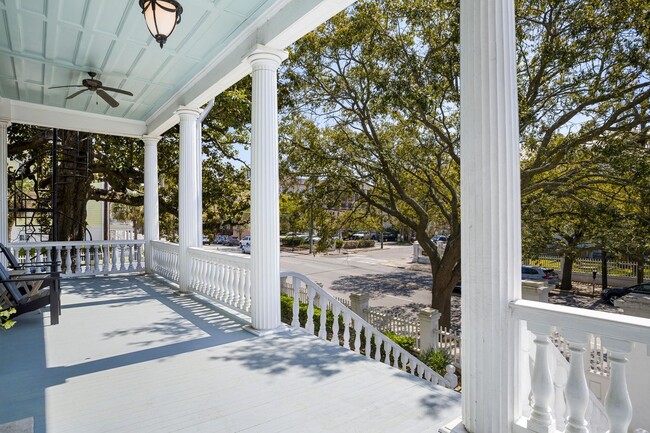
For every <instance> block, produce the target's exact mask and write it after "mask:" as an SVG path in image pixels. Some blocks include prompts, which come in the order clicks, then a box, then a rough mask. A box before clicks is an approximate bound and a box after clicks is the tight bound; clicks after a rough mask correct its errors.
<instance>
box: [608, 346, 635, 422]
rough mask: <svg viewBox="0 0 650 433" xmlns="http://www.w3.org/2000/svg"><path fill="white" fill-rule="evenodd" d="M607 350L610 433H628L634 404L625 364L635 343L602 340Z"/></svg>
mask: <svg viewBox="0 0 650 433" xmlns="http://www.w3.org/2000/svg"><path fill="white" fill-rule="evenodd" d="M601 341H602V344H603V346H604V347H605V348H606V349H607V356H608V358H607V359H608V361H609V365H610V367H609V377H610V380H611V382H610V385H609V391H608V392H607V396H606V397H605V412H607V417H608V418H609V433H626V432H627V429H628V427H629V426H630V422H632V402H631V401H630V394H629V392H628V390H627V381H626V379H625V364H626V363H627V357H626V356H627V354H628V353H630V351H632V347H634V343H632V342H630V341H624V340H618V339H615V338H607V337H602V338H601Z"/></svg>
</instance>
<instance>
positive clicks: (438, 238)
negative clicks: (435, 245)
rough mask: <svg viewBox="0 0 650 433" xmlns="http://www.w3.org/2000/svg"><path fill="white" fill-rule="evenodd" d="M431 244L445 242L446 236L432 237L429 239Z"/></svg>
mask: <svg viewBox="0 0 650 433" xmlns="http://www.w3.org/2000/svg"><path fill="white" fill-rule="evenodd" d="M431 240H432V241H433V242H447V236H443V235H434V236H432V237H431Z"/></svg>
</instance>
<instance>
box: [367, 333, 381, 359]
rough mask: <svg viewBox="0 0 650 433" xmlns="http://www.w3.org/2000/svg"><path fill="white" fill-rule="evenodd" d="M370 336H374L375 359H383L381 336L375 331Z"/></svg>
mask: <svg viewBox="0 0 650 433" xmlns="http://www.w3.org/2000/svg"><path fill="white" fill-rule="evenodd" d="M368 337H370V338H372V339H373V340H374V342H375V356H374V359H375V361H381V337H380V336H379V335H377V334H375V333H374V332H373V333H372V335H369V336H368Z"/></svg>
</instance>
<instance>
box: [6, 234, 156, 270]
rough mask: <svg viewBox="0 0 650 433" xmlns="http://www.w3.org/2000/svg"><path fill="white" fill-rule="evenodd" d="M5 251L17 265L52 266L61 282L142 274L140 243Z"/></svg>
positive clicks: (16, 246)
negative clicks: (86, 277)
mask: <svg viewBox="0 0 650 433" xmlns="http://www.w3.org/2000/svg"><path fill="white" fill-rule="evenodd" d="M7 248H8V249H9V251H10V252H11V253H12V254H13V255H14V256H15V257H16V259H18V261H19V262H20V263H23V264H26V265H28V266H31V267H33V268H39V267H43V266H44V265H42V264H44V263H50V262H55V263H56V264H57V271H59V272H61V276H62V277H64V278H69V277H79V276H90V275H109V274H127V273H128V274H131V273H142V272H144V241H143V240H130V241H127V240H113V241H96V242H94V241H75V242H28V243H11V244H8V245H7ZM48 269H49V266H48Z"/></svg>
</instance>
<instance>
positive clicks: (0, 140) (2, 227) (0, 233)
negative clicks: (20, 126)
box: [0, 120, 10, 245]
mask: <svg viewBox="0 0 650 433" xmlns="http://www.w3.org/2000/svg"><path fill="white" fill-rule="evenodd" d="M9 125H10V123H9V122H6V121H4V120H0V242H2V243H3V244H4V245H7V244H8V243H9V209H8V206H7V201H8V193H9V192H8V190H9V180H8V178H7V158H8V157H9V136H8V135H7V129H8V128H9Z"/></svg>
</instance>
